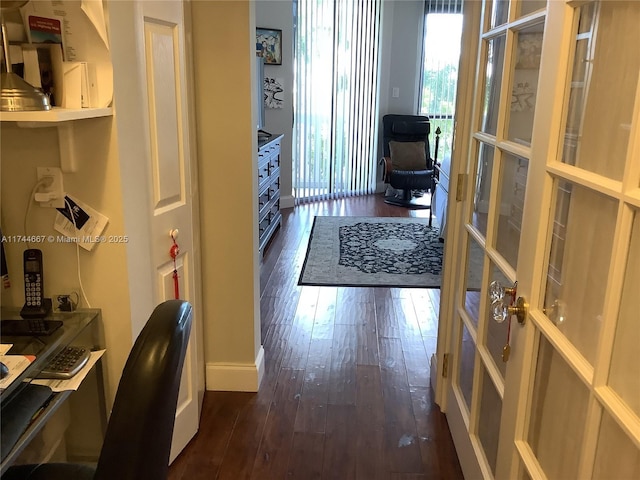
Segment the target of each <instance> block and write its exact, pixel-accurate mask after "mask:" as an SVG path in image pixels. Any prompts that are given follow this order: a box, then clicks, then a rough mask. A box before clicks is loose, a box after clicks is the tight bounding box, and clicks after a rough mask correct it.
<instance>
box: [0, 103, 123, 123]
mask: <svg viewBox="0 0 640 480" xmlns="http://www.w3.org/2000/svg"><path fill="white" fill-rule="evenodd" d="M111 115H113V108H111V107H106V108H77V109H69V108H58V107H53V108H52V109H51V110H49V111H42V112H0V121H2V122H19V124H20V125H19V126H21V127H38V126H53V125H46V124H48V123H53V124H56V123H61V122H69V121H71V120H84V119H87V118H99V117H109V116H111Z"/></svg>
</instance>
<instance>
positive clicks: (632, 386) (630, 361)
mask: <svg viewBox="0 0 640 480" xmlns="http://www.w3.org/2000/svg"><path fill="white" fill-rule="evenodd" d="M624 285H625V286H624V288H623V290H622V299H621V302H620V312H619V314H618V323H617V327H616V335H615V342H614V344H613V354H612V357H611V369H610V371H609V386H610V387H611V388H612V389H613V390H614V391H615V392H616V393H617V394H618V395H619V396H620V398H622V400H623V401H624V402H625V403H626V404H627V406H628V407H629V408H630V409H631V410H633V411H634V412H635V414H636V415H637V416H638V417H640V362H639V361H638V346H639V345H640V328H639V325H638V305H639V303H640V302H639V301H638V285H640V215H639V214H638V213H637V212H636V214H635V219H634V222H633V229H632V233H631V244H630V250H629V256H628V259H627V266H626V273H625V280H624Z"/></svg>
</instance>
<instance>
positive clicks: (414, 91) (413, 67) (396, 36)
mask: <svg viewBox="0 0 640 480" xmlns="http://www.w3.org/2000/svg"><path fill="white" fill-rule="evenodd" d="M423 23H424V1H422V0H385V1H384V3H383V11H382V38H381V48H382V52H381V59H380V62H381V76H380V118H381V119H382V116H383V115H385V114H387V113H397V114H407V115H412V114H415V113H416V112H417V105H418V100H419V88H418V86H419V80H420V77H419V76H420V69H421V66H422V65H421V63H422V31H423ZM394 87H395V88H398V90H399V96H398V97H397V98H393V97H392V91H393V88H394Z"/></svg>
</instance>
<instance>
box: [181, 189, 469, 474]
mask: <svg viewBox="0 0 640 480" xmlns="http://www.w3.org/2000/svg"><path fill="white" fill-rule="evenodd" d="M315 215H332V216H401V217H408V216H427V215H428V211H410V210H407V209H404V208H401V207H394V206H390V205H386V204H385V203H384V202H383V201H382V197H381V196H379V195H371V196H367V197H355V198H350V199H345V200H338V201H327V202H319V203H314V204H310V205H304V206H301V207H296V208H295V209H290V210H284V211H283V224H282V227H281V229H280V231H279V232H278V233H277V234H276V236H275V237H274V239H273V241H272V243H271V245H270V246H269V247H268V248H267V250H266V252H265V255H264V258H263V263H262V269H261V278H260V280H261V281H260V283H261V293H262V295H261V315H262V339H263V345H264V349H265V365H266V372H265V376H264V379H263V381H262V385H261V386H260V391H259V392H258V393H239V392H207V393H206V395H205V398H204V405H203V412H202V418H201V423H200V430H199V432H198V434H197V435H196V437H194V439H193V440H192V441H191V442H190V444H189V445H188V446H187V448H186V449H185V450H184V451H183V452H182V454H181V455H180V456H179V457H178V458H177V459H176V460H175V462H174V463H173V465H172V466H171V468H170V475H169V479H170V480H198V479H229V480H238V479H260V480H271V479H274V480H276V479H301V480H310V479H336V480H343V479H344V480H348V479H362V480H373V479H394V480H400V479H413V480H418V479H447V480H449V479H457V478H462V472H461V470H460V465H459V463H458V459H457V457H456V454H455V450H454V446H453V442H452V440H451V436H450V433H449V429H448V426H447V422H446V419H445V417H444V415H443V414H442V413H441V412H440V410H439V408H438V407H437V406H436V405H435V404H434V403H433V400H432V398H433V391H432V389H431V387H430V386H429V358H430V357H431V355H432V354H433V353H434V352H435V349H436V336H437V315H438V314H437V312H438V308H439V293H440V291H439V290H438V289H395V288H352V287H351V288H347V287H309V286H305V287H300V286H298V285H297V282H298V276H299V275H300V269H301V267H302V263H303V261H304V258H305V253H306V247H307V241H308V238H309V233H310V230H311V226H312V224H313V219H314V216H315Z"/></svg>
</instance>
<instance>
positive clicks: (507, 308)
mask: <svg viewBox="0 0 640 480" xmlns="http://www.w3.org/2000/svg"><path fill="white" fill-rule="evenodd" d="M490 308H491V316H492V317H493V319H494V320H495V321H496V322H498V323H502V322H504V321H505V320H506V319H507V318H509V317H510V316H512V315H515V316H516V318H517V319H518V323H519V324H520V325H524V324H525V322H526V321H527V313H528V312H529V304H528V303H527V301H526V300H525V298H524V297H518V299H517V300H516V304H515V305H507V304H506V303H505V302H504V300H503V299H496V300H494V301H493V302H491V307H490Z"/></svg>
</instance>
